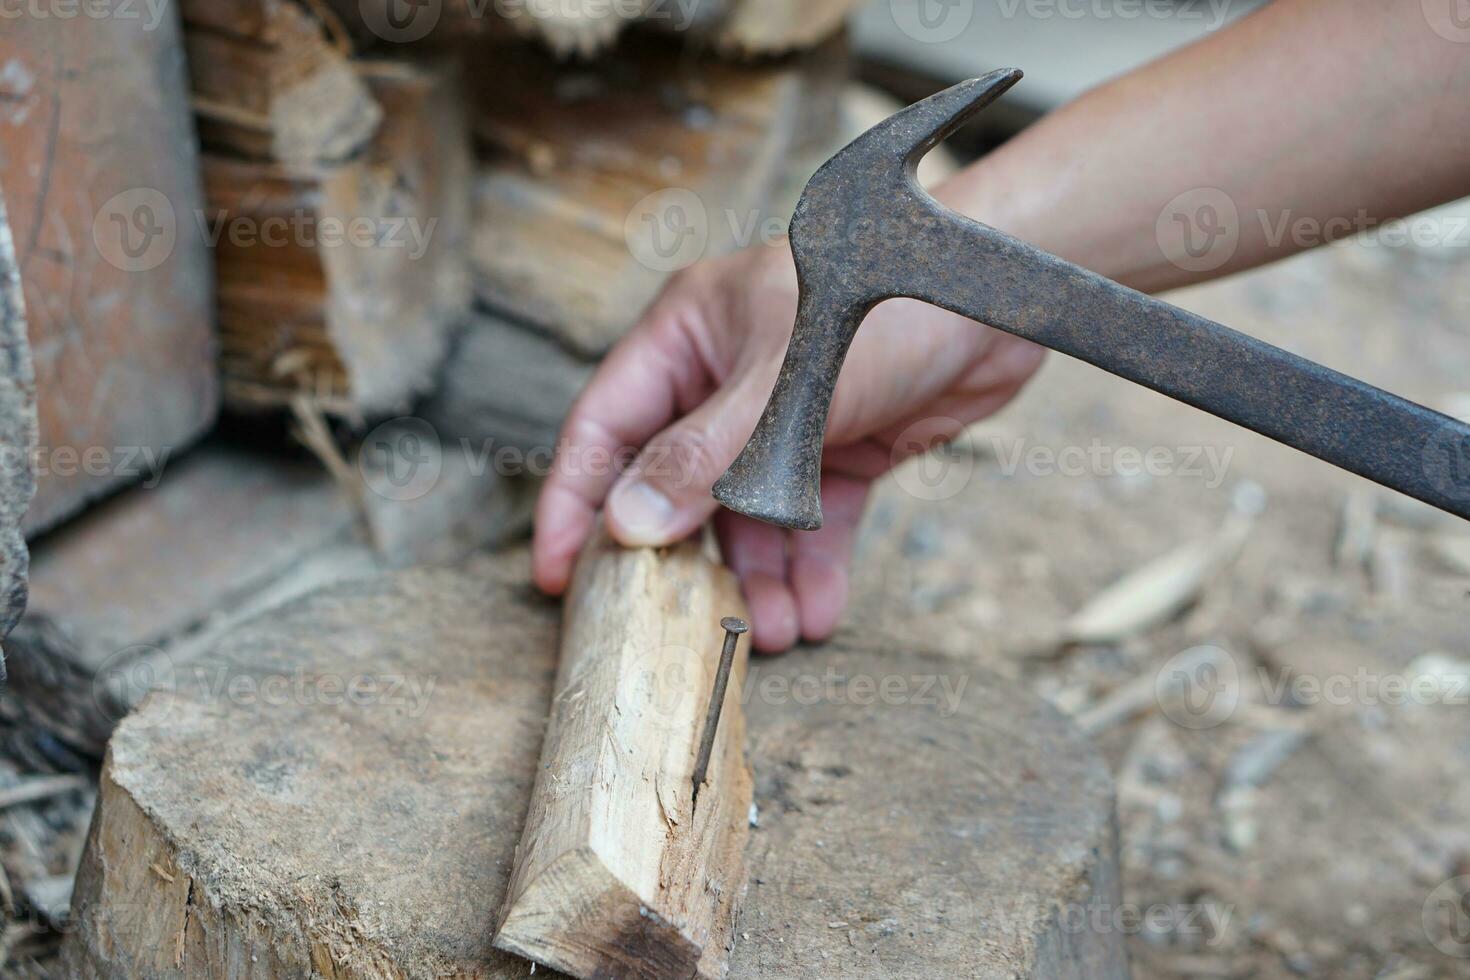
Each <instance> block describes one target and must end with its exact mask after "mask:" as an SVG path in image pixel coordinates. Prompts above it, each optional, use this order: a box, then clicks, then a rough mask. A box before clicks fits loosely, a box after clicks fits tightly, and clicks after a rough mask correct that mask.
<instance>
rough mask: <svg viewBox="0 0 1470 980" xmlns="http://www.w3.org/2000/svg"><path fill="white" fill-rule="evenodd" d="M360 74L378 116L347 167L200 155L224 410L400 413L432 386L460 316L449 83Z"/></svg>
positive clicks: (458, 131)
mask: <svg viewBox="0 0 1470 980" xmlns="http://www.w3.org/2000/svg"><path fill="white" fill-rule="evenodd" d="M360 70H361V71H362V73H363V75H364V77H365V78H366V79H367V81H368V83H369V88H370V90H371V92H372V94H373V96H374V98H375V99H376V100H377V101H378V103H379V104H380V105H381V106H382V108H383V112H384V118H383V122H382V125H381V126H379V128H378V130H377V132H376V133H375V134H374V136H373V138H372V140H371V142H370V144H369V145H368V147H367V149H366V150H365V151H364V153H363V154H362V155H361V157H360V158H357V159H354V160H352V161H349V162H347V163H343V164H340V165H330V164H316V165H311V166H293V165H288V164H285V163H280V162H261V161H253V160H245V159H241V158H237V157H226V156H222V155H217V154H208V155H206V156H205V159H204V177H205V190H206V196H207V198H208V202H209V209H208V212H207V214H208V217H209V222H210V233H211V234H213V235H215V236H217V246H216V254H217V271H218V279H219V318H220V344H221V348H222V350H221V367H222V371H223V374H224V380H225V396H226V398H227V399H228V400H229V401H230V402H231V403H232V404H234V405H237V406H239V407H242V408H259V407H270V406H279V405H283V404H287V403H289V402H291V401H292V400H293V399H296V398H300V397H305V398H307V399H309V400H310V401H311V402H313V403H314V404H316V405H317V406H319V407H320V408H321V409H323V410H324V411H328V412H332V413H336V414H341V415H347V416H358V415H363V414H366V415H373V414H382V413H387V412H390V411H395V410H402V409H403V408H405V407H407V405H408V404H409V402H411V400H412V399H413V397H414V396H416V395H418V394H422V393H423V392H424V391H426V390H428V389H429V388H430V387H431V386H432V383H433V379H434V375H435V372H436V371H437V370H438V368H439V364H440V362H441V360H442V359H443V356H444V353H445V350H446V348H447V346H448V343H449V337H450V334H451V331H452V328H453V326H454V325H455V323H457V321H458V320H459V318H460V317H461V316H462V315H463V314H464V312H465V311H466V310H467V308H468V305H469V276H468V267H467V260H466V257H465V256H466V239H467V236H468V214H469V209H470V205H469V180H470V164H469V150H468V144H467V135H466V131H465V128H464V121H463V117H462V116H461V115H460V100H459V98H458V95H457V91H458V81H457V74H456V73H455V72H454V71H452V70H451V69H448V68H445V69H437V68H421V67H418V66H414V65H411V64H407V63H387V62H383V63H372V64H368V65H364V66H361V68H360ZM272 229H274V232H272ZM268 232H271V233H272V234H274V236H275V237H274V239H272V238H271V237H270V236H269V235H268V234H267V233H268Z"/></svg>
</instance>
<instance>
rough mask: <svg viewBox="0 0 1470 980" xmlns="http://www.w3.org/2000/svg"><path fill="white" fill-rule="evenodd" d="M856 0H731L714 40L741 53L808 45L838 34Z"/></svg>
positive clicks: (771, 50)
mask: <svg viewBox="0 0 1470 980" xmlns="http://www.w3.org/2000/svg"><path fill="white" fill-rule="evenodd" d="M857 7H858V0H732V2H731V3H730V9H729V12H728V14H727V15H726V16H725V17H724V18H723V19H722V20H721V21H720V24H719V29H718V31H717V32H716V33H715V41H716V43H717V44H718V45H719V46H720V47H721V48H722V49H724V50H726V51H732V52H736V53H739V54H742V55H772V54H781V53H784V52H787V51H792V50H795V49H797V48H809V47H814V46H816V45H818V44H820V43H821V42H822V41H824V40H826V39H827V38H830V37H831V36H832V35H834V34H837V33H838V32H840V31H841V30H842V28H843V26H844V25H845V24H846V23H847V18H848V16H849V15H850V14H852V12H853V11H854V10H856V9H857Z"/></svg>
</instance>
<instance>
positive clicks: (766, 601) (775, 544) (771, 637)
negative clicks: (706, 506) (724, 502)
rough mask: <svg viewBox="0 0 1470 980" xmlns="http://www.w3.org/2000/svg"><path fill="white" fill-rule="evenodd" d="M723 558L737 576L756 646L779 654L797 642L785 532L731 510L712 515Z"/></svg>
mask: <svg viewBox="0 0 1470 980" xmlns="http://www.w3.org/2000/svg"><path fill="white" fill-rule="evenodd" d="M715 531H716V532H717V533H718V534H719V536H720V548H721V550H722V551H723V552H724V555H725V561H726V563H727V564H729V566H730V569H731V570H732V571H733V572H734V573H735V575H736V577H737V578H739V579H740V589H741V591H742V592H743V593H744V594H745V603H746V605H748V606H749V607H750V625H751V633H752V637H753V640H752V642H753V644H754V646H755V648H756V649H757V650H758V651H760V652H761V653H780V652H782V651H784V650H789V649H791V647H792V646H793V645H794V644H795V643H796V637H797V634H798V624H799V618H798V615H797V611H796V597H795V595H794V594H793V593H792V591H791V588H790V586H789V585H787V583H786V543H787V533H786V532H785V531H784V530H782V529H781V528H778V527H772V526H771V525H769V524H762V523H761V522H760V521H756V520H752V519H750V518H749V517H742V516H741V515H739V514H736V513H732V512H731V511H721V512H720V513H719V515H718V516H717V517H716V518H715Z"/></svg>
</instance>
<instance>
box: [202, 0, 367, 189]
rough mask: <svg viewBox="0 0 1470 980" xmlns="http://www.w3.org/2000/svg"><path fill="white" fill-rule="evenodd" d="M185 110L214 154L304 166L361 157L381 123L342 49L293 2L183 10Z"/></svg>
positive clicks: (253, 0) (225, 2)
mask: <svg viewBox="0 0 1470 980" xmlns="http://www.w3.org/2000/svg"><path fill="white" fill-rule="evenodd" d="M181 10H182V13H183V18H184V45H185V49H186V51H187V53H188V65H189V83H190V87H191V89H192V97H191V105H192V106H193V108H194V114H195V117H196V119H197V120H198V125H199V138H200V140H201V141H202V142H203V144H204V146H205V147H206V148H208V149H210V150H216V151H219V150H224V151H229V152H233V153H237V154H240V155H242V156H246V157H249V158H252V159H258V160H279V161H281V162H283V163H287V164H296V165H310V164H312V163H316V162H330V161H340V160H344V159H346V158H348V157H350V156H351V155H353V154H354V153H356V152H358V151H359V150H361V149H362V148H363V147H364V146H365V145H366V144H367V142H368V140H369V139H371V138H372V135H373V133H374V132H375V131H376V130H377V128H378V123H379V122H380V120H381V119H382V115H383V113H382V110H381V108H380V107H379V106H378V104H377V102H376V101H375V100H374V98H373V96H372V94H371V93H370V92H369V90H368V85H367V82H366V81H365V80H364V79H363V78H362V77H361V75H360V74H359V73H358V72H357V71H356V70H355V69H354V67H353V65H352V63H351V62H350V61H349V60H348V57H347V55H348V53H349V52H348V50H347V48H346V45H345V44H344V43H343V42H342V40H341V39H334V38H332V37H331V36H329V34H328V32H327V28H326V26H325V25H324V24H323V23H322V22H321V21H320V20H319V19H318V18H317V17H316V16H315V15H313V14H312V13H310V12H308V10H307V8H305V7H303V6H301V5H299V4H298V3H296V2H295V0H188V2H186V3H184V4H183V5H182V7H181Z"/></svg>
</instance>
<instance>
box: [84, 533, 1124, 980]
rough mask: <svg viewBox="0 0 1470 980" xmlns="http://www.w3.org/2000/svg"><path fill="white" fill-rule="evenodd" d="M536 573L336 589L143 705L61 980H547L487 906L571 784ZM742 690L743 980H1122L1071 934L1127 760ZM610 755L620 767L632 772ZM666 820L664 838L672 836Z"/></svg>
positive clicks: (451, 575) (902, 675) (1062, 735)
mask: <svg viewBox="0 0 1470 980" xmlns="http://www.w3.org/2000/svg"><path fill="white" fill-rule="evenodd" d="M669 560H670V559H667V558H666V559H663V561H665V562H668V561H669ZM527 566H528V562H527V559H526V556H525V554H524V553H523V552H522V553H513V554H511V555H506V556H499V557H494V558H491V557H479V558H476V559H474V560H472V561H471V562H469V563H468V564H466V565H464V566H462V567H457V568H437V569H427V568H419V569H413V570H411V571H407V572H402V573H396V574H393V575H387V576H381V577H376V578H373V579H369V580H365V581H356V582H351V583H340V584H337V585H334V586H330V587H328V588H326V589H324V590H323V591H321V592H319V593H316V594H314V595H312V596H308V597H305V598H302V599H299V600H297V601H295V602H293V603H290V604H288V605H286V606H285V607H282V608H277V609H274V610H272V611H270V612H268V613H266V614H264V615H262V616H260V617H259V618H257V619H255V620H254V621H253V622H250V623H248V624H242V625H240V626H238V627H237V628H236V629H234V630H232V631H231V632H230V634H229V635H227V636H225V637H224V638H222V639H221V641H220V642H219V643H218V644H216V645H215V647H214V648H213V650H212V652H211V655H210V656H209V658H208V659H207V660H206V661H204V662H203V663H201V667H202V668H203V669H202V670H201V671H199V672H198V673H190V674H189V676H188V677H187V678H184V677H181V678H180V683H179V684H178V685H177V687H176V689H175V690H173V691H172V692H167V693H163V694H159V695H155V696H154V697H153V698H150V699H149V700H148V701H147V702H146V703H145V704H144V705H143V706H142V707H141V708H140V709H139V710H138V711H137V712H136V713H135V714H133V715H132V716H130V717H129V718H128V719H126V720H125V721H124V722H123V723H122V725H121V726H120V727H119V728H118V731H117V732H116V733H115V734H114V736H113V739H112V742H111V746H110V749H109V758H108V760H107V763H106V765H105V767H104V770H103V774H102V778H101V785H100V788H99V798H98V803H97V813H96V817H95V819H94V821H93V824H92V829H91V834H90V838H89V840H88V844H87V851H86V854H85V855H84V857H83V859H82V864H81V871H80V874H79V875H78V877H77V885H76V890H75V895H74V897H73V906H72V907H73V910H74V912H73V917H72V920H71V923H70V925H69V927H68V930H67V935H66V945H65V947H64V949H63V954H62V955H63V960H64V967H65V968H64V970H63V971H62V972H63V973H64V974H65V975H66V976H69V977H77V978H79V980H98V978H103V977H120V976H128V977H134V976H136V977H160V978H185V977H208V976H218V975H228V972H229V970H230V968H231V966H230V965H231V964H236V965H238V964H248V966H249V970H248V971H247V972H248V974H249V976H250V977H252V978H253V980H276V978H281V980H285V978H288V977H289V978H296V977H303V976H310V975H319V976H331V977H334V978H337V980H381V978H383V977H410V976H442V977H450V976H475V977H483V978H486V980H511V978H517V980H524V978H525V977H526V976H527V975H528V974H530V973H531V972H532V967H531V965H530V964H528V963H526V962H525V961H524V960H522V959H519V958H517V957H513V956H510V955H508V954H505V953H502V952H500V951H499V950H497V949H495V948H494V946H493V945H492V943H491V940H492V936H493V930H494V920H495V912H496V910H497V909H498V908H499V907H500V905H501V902H502V900H503V899H504V898H505V896H506V894H507V886H508V881H509V879H510V877H511V873H512V865H513V854H514V851H515V847H516V842H517V841H518V840H520V839H521V836H522V829H523V826H524V824H525V819H526V814H527V809H528V807H529V806H530V805H531V804H530V800H531V792H532V786H533V783H534V782H535V781H536V780H537V779H538V778H539V779H542V780H543V781H550V779H551V776H550V775H548V773H547V771H546V770H544V769H541V768H540V764H539V762H538V755H539V753H540V750H541V748H542V744H543V736H544V734H545V731H546V718H547V715H548V713H553V714H557V715H559V714H561V713H562V712H564V711H565V710H566V709H567V708H569V707H571V705H570V704H567V703H565V702H559V703H557V704H555V705H554V704H553V702H552V694H553V687H554V678H555V675H556V672H557V666H556V661H557V646H558V622H559V620H560V619H561V616H560V613H559V611H558V608H557V606H556V605H555V604H553V603H551V602H547V601H543V600H540V599H538V598H537V597H536V595H535V593H534V591H533V590H532V589H531V587H530V585H529V582H528V581H527V577H528V570H527ZM701 601H707V600H701ZM679 618H682V617H679ZM604 621H605V620H604ZM589 622H590V621H589ZM608 627H609V628H611V629H618V628H620V624H617V623H608ZM711 639H712V640H713V641H714V642H716V643H718V638H717V637H712V638H711ZM703 650H704V646H703V644H701V652H703ZM750 671H751V672H750V676H749V678H748V681H747V683H746V684H745V685H744V686H743V687H744V691H743V694H744V696H743V697H742V699H741V700H742V701H744V702H745V703H746V705H747V707H748V712H749V734H750V741H749V743H748V744H749V749H748V751H749V752H750V760H751V764H752V766H753V767H754V770H755V773H756V775H757V790H756V797H755V801H756V804H757V806H758V808H759V827H758V828H753V829H751V830H750V832H749V838H750V840H749V845H748V847H747V849H746V851H745V852H744V856H743V859H742V860H743V861H744V862H746V863H747V864H748V867H749V876H750V879H751V882H752V883H751V885H750V888H749V891H748V895H747V899H746V903H745V905H746V908H745V911H744V913H743V914H742V916H741V919H740V921H739V924H738V926H737V930H736V936H737V938H736V941H735V946H734V950H733V952H732V953H731V955H730V969H729V974H728V975H729V976H730V977H731V978H734V980H754V978H771V977H805V976H811V975H813V974H818V975H822V976H869V975H872V973H873V972H874V969H875V964H878V963H881V964H882V969H883V971H884V972H885V973H887V974H889V975H891V976H895V977H941V976H942V977H988V976H1006V977H1013V976H1014V977H1022V978H1027V980H1031V978H1038V980H1039V978H1043V977H1046V978H1053V977H1073V976H1076V977H1095V978H1099V980H1119V978H1122V977H1124V976H1126V975H1127V968H1126V958H1125V955H1124V949H1123V944H1124V938H1125V937H1124V935H1123V932H1122V930H1118V929H1102V930H1098V929H1082V930H1078V929H1077V928H1076V927H1075V926H1076V923H1075V922H1068V921H1067V920H1066V918H1065V917H1059V916H1058V915H1057V914H1056V910H1057V909H1058V908H1065V909H1074V910H1076V913H1077V914H1076V918H1077V920H1079V921H1081V920H1083V919H1084V918H1085V919H1086V921H1091V916H1093V915H1099V914H1100V915H1104V916H1106V915H1107V914H1108V913H1109V910H1111V909H1115V908H1117V907H1118V903H1119V902H1120V901H1121V896H1120V892H1119V877H1118V874H1119V870H1118V849H1117V848H1118V845H1117V837H1116V833H1115V829H1114V828H1115V824H1114V821H1113V810H1112V803H1111V800H1112V785H1111V781H1110V779H1109V777H1108V772H1107V766H1106V764H1105V763H1104V762H1103V761H1102V759H1101V758H1100V757H1099V755H1098V754H1097V751H1096V750H1095V749H1094V748H1093V747H1092V746H1091V745H1090V744H1089V743H1088V741H1087V740H1086V739H1085V738H1083V737H1082V736H1081V735H1080V734H1079V733H1078V732H1077V731H1076V730H1075V729H1074V728H1072V727H1071V726H1069V725H1067V724H1066V723H1065V722H1064V721H1063V720H1062V719H1061V718H1060V716H1059V715H1058V714H1057V713H1056V711H1055V710H1054V709H1052V708H1050V707H1049V706H1047V705H1045V704H1044V703H1042V702H1041V700H1040V699H1039V698H1037V697H1036V696H1034V695H1033V694H1031V693H1030V692H1029V691H1027V690H1025V689H1024V688H1023V687H1020V686H1017V685H1015V684H1012V683H1009V682H1007V681H1004V680H1001V679H999V678H996V677H993V676H991V675H989V674H985V673H983V672H979V671H973V670H972V669H971V668H969V667H964V668H963V669H959V668H957V667H956V666H954V665H947V664H946V663H945V662H943V661H938V660H928V659H922V658H920V659H915V658H913V657H909V656H904V655H903V654H902V652H901V651H899V650H897V649H890V650H874V651H865V652H859V651H852V650H847V649H844V648H842V647H839V646H836V645H825V646H818V647H813V648H810V649H808V650H805V651H802V652H801V653H800V654H797V655H792V656H787V657H783V658H777V659H773V660H767V661H765V662H763V663H760V664H753V665H752V666H751V668H750ZM642 680H643V678H641V677H635V678H630V681H637V682H638V683H632V684H630V685H629V688H628V689H625V691H624V692H621V693H622V694H624V695H628V696H629V697H627V698H625V699H624V701H623V702H621V703H624V704H628V703H632V696H634V695H637V694H638V693H639V690H640V684H641V683H642ZM735 689H736V685H735V684H733V683H732V685H731V690H732V692H733V691H734V690H735ZM643 690H646V688H644V689H643ZM349 692H350V693H349ZM589 696H590V695H589ZM587 702H588V698H587V697H584V698H582V699H580V703H587ZM614 731H615V734H614V735H611V736H608V737H606V738H605V739H604V745H605V751H606V752H607V753H610V754H613V753H620V754H624V755H626V750H627V749H628V748H630V747H632V748H634V749H635V750H636V749H637V748H639V746H628V745H627V744H626V742H625V741H624V740H622V739H621V736H622V735H624V734H625V730H624V729H615V730H614ZM718 778H720V777H719V776H718V775H717V776H716V779H718ZM566 782H567V785H566V787H565V791H566V792H567V793H568V794H570V795H571V796H573V797H575V796H577V795H579V794H582V793H585V792H587V790H588V787H587V786H586V783H585V781H583V782H582V783H580V784H579V783H577V782H575V781H572V780H567V781H566ZM628 788H629V789H630V790H631V791H633V792H639V793H641V792H645V791H644V790H642V789H640V788H638V787H628ZM677 789H682V790H683V791H684V792H686V793H687V792H688V789H687V787H679V788H676V791H677ZM717 793H718V786H717V783H715V782H711V783H710V784H709V785H707V786H706V787H705V789H704V790H703V791H702V792H701V794H700V802H699V808H701V809H702V808H703V807H704V806H705V805H706V803H718V796H717V795H711V796H710V797H709V798H708V799H706V795H705V794H717ZM674 807H675V808H674V810H673V811H671V812H670V813H668V814H667V815H669V816H674V817H678V816H679V811H678V808H677V804H674ZM956 814H963V819H962V820H960V821H959V823H956ZM741 816H742V817H746V816H747V814H744V813H742V814H741ZM652 817H653V819H654V820H655V821H656V822H655V824H654V826H653V828H652V829H651V831H650V832H649V834H648V836H649V837H651V838H664V837H667V836H668V835H671V834H674V833H676V832H677V831H675V830H674V829H671V825H670V824H668V823H667V822H666V821H664V820H663V819H662V818H661V817H660V816H659V814H658V812H654V813H653V814H652ZM699 819H700V818H699V816H698V812H697V811H696V815H695V820H696V822H697V821H698V820H699ZM680 826H681V827H683V826H685V824H681V825H680ZM614 843H616V844H617V845H618V848H619V851H620V852H623V853H626V852H627V850H628V849H633V848H638V849H641V848H643V847H646V846H647V843H648V842H646V841H642V840H637V839H632V838H629V839H626V840H625V839H624V838H622V837H618V838H615V839H614ZM576 870H577V869H575V868H573V867H571V866H570V865H569V866H568V871H569V873H571V872H574V871H576ZM650 911H651V910H650ZM639 921H640V922H642V923H644V925H645V928H646V930H647V931H648V932H649V933H656V932H657V930H660V929H663V928H666V924H664V923H658V922H655V921H653V919H652V917H650V918H649V919H647V920H639ZM997 922H1003V923H1007V926H1006V928H1004V929H999V930H997V929H996V928H995V923H997ZM548 925H549V926H553V925H555V923H548ZM976 936H983V937H985V941H983V942H977V941H976V939H975V937H976ZM629 938H630V940H632V941H635V942H636V940H637V939H638V938H641V937H632V936H630V937H629ZM630 951H631V949H630ZM640 962H641V961H640ZM535 972H536V975H537V976H542V975H545V974H546V973H547V972H548V971H546V970H544V969H537V970H536V971H535ZM606 975H608V976H616V975H625V974H619V973H617V972H609V973H607V974H606ZM684 975H685V976H688V975H689V974H684Z"/></svg>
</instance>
